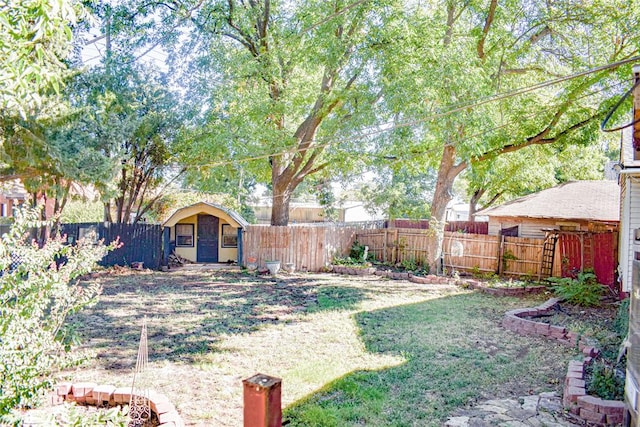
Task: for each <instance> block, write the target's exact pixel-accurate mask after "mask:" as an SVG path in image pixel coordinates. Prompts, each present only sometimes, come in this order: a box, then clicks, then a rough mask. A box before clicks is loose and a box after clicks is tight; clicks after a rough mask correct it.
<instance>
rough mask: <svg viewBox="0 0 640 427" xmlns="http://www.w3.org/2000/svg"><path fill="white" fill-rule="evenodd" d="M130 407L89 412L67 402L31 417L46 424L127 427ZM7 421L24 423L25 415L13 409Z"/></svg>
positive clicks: (41, 423) (17, 423) (81, 426)
mask: <svg viewBox="0 0 640 427" xmlns="http://www.w3.org/2000/svg"><path fill="white" fill-rule="evenodd" d="M128 413H129V407H128V406H125V407H123V408H120V407H117V406H116V407H113V408H109V409H100V410H98V411H95V412H87V410H86V409H85V408H81V407H78V406H76V405H75V404H70V403H67V402H65V403H64V404H62V405H60V406H57V407H56V408H55V413H53V414H48V415H45V416H42V417H41V418H40V417H38V418H36V419H30V421H35V424H38V425H45V426H68V427H95V426H107V427H127V426H128V425H129V416H128ZM4 418H5V420H6V422H8V423H11V424H13V425H24V424H25V416H24V414H23V413H21V412H20V411H13V412H12V413H11V414H10V415H7V416H5V417H4Z"/></svg>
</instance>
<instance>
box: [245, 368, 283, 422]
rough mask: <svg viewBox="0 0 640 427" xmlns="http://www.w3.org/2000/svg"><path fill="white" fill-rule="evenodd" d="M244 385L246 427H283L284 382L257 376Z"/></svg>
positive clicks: (266, 376) (267, 376)
mask: <svg viewBox="0 0 640 427" xmlns="http://www.w3.org/2000/svg"><path fill="white" fill-rule="evenodd" d="M242 385H243V389H244V427H282V380H281V379H280V378H275V377H271V376H269V375H264V374H256V375H254V376H252V377H250V378H247V379H245V380H242Z"/></svg>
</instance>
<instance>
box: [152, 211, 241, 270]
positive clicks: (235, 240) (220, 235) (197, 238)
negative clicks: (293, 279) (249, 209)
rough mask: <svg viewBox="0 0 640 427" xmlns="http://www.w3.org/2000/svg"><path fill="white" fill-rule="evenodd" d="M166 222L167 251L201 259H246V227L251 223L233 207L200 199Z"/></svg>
mask: <svg viewBox="0 0 640 427" xmlns="http://www.w3.org/2000/svg"><path fill="white" fill-rule="evenodd" d="M163 225H164V227H165V231H164V240H165V245H164V247H165V248H167V249H165V251H168V252H170V251H171V250H175V252H176V255H179V256H181V257H183V258H186V259H188V260H190V261H193V262H198V263H217V262H229V261H237V262H238V263H240V262H241V260H242V231H243V230H244V229H245V228H246V227H247V225H249V223H248V222H247V221H246V220H245V219H244V218H242V216H240V214H238V213H237V212H235V211H233V210H231V209H228V208H225V207H223V206H220V205H217V204H214V203H208V202H199V203H195V204H193V205H191V206H187V207H184V208H181V209H178V210H176V211H175V212H174V213H173V214H172V215H171V216H170V217H169V219H167V220H166V221H165V222H164V224H163ZM165 255H168V253H165Z"/></svg>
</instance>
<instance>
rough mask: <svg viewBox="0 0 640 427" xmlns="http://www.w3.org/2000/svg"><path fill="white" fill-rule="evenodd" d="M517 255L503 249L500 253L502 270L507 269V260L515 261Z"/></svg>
mask: <svg viewBox="0 0 640 427" xmlns="http://www.w3.org/2000/svg"><path fill="white" fill-rule="evenodd" d="M517 259H518V257H517V256H515V255H514V254H513V252H511V251H510V250H508V249H507V250H506V251H504V253H503V254H502V271H506V270H507V261H515V260H517Z"/></svg>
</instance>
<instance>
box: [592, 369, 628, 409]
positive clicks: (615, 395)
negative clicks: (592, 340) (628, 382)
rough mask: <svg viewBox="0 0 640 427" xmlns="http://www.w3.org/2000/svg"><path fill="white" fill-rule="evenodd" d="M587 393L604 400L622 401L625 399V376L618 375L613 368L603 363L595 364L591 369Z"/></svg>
mask: <svg viewBox="0 0 640 427" xmlns="http://www.w3.org/2000/svg"><path fill="white" fill-rule="evenodd" d="M587 374H589V373H587ZM587 391H588V392H589V394H594V395H596V396H598V397H600V398H602V399H607V400H622V399H623V398H624V376H619V375H617V374H616V371H615V369H614V368H613V367H611V366H608V365H607V364H605V363H603V362H597V363H594V364H593V366H592V367H591V373H590V380H589V382H588V385H587Z"/></svg>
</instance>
